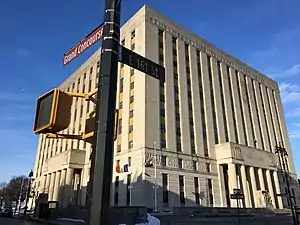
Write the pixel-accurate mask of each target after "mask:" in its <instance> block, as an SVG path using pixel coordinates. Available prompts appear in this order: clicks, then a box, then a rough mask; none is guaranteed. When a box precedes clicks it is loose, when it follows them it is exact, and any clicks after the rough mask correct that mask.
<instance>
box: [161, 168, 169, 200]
mask: <svg viewBox="0 0 300 225" xmlns="http://www.w3.org/2000/svg"><path fill="white" fill-rule="evenodd" d="M162 189H163V203H164V204H168V203H169V193H168V174H165V173H162Z"/></svg>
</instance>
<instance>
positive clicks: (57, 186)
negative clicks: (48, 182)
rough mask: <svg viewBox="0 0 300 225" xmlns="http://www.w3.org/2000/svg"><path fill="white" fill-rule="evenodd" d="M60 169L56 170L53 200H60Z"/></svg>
mask: <svg viewBox="0 0 300 225" xmlns="http://www.w3.org/2000/svg"><path fill="white" fill-rule="evenodd" d="M60 173H61V172H60V171H57V172H56V175H55V183H54V191H53V198H52V199H53V201H58V195H59V187H60Z"/></svg>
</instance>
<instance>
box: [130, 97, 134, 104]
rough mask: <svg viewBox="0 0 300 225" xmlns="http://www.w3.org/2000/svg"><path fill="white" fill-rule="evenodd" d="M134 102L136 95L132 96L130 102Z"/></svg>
mask: <svg viewBox="0 0 300 225" xmlns="http://www.w3.org/2000/svg"><path fill="white" fill-rule="evenodd" d="M133 102H134V96H133V95H132V96H130V103H133Z"/></svg>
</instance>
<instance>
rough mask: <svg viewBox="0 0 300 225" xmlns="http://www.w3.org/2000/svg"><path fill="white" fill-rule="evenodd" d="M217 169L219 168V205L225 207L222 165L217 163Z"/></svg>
mask: <svg viewBox="0 0 300 225" xmlns="http://www.w3.org/2000/svg"><path fill="white" fill-rule="evenodd" d="M218 169H219V184H220V196H221V205H222V207H227V201H226V193H225V182H224V172H223V166H222V165H218ZM199 186H200V185H199Z"/></svg>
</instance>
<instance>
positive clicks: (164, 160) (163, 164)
mask: <svg viewBox="0 0 300 225" xmlns="http://www.w3.org/2000/svg"><path fill="white" fill-rule="evenodd" d="M161 165H162V166H167V156H164V155H163V156H162V157H161Z"/></svg>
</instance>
